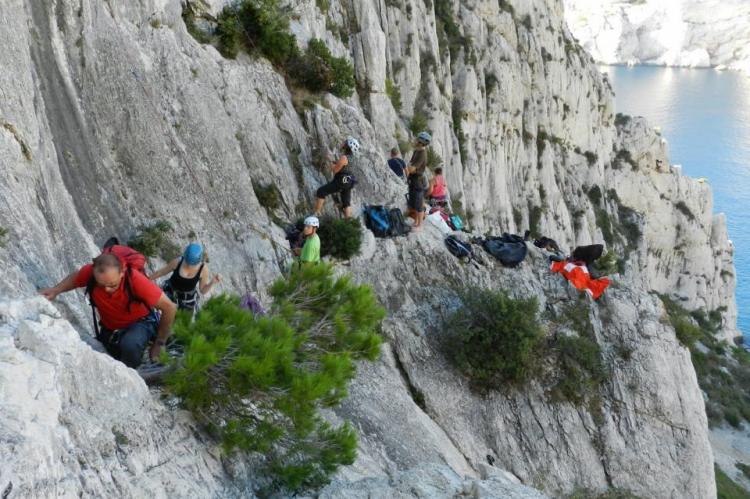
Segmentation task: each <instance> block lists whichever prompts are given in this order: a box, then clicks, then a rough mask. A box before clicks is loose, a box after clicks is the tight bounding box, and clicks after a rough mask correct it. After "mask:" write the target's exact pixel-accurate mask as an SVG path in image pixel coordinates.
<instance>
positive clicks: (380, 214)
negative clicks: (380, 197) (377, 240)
mask: <svg viewBox="0 0 750 499" xmlns="http://www.w3.org/2000/svg"><path fill="white" fill-rule="evenodd" d="M365 227H367V228H368V229H370V230H371V231H372V233H373V234H375V237H388V235H389V234H390V230H391V222H390V216H389V214H388V210H387V209H386V208H385V207H383V206H380V205H369V206H365Z"/></svg>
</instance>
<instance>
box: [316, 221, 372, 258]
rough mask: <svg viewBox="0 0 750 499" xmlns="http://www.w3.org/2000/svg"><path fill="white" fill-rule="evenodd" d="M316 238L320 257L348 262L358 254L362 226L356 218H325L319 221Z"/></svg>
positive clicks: (360, 244)
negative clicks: (317, 237) (318, 242)
mask: <svg viewBox="0 0 750 499" xmlns="http://www.w3.org/2000/svg"><path fill="white" fill-rule="evenodd" d="M318 236H319V237H320V254H321V256H326V255H330V256H332V257H335V258H340V259H342V260H348V259H350V258H352V257H354V256H356V255H358V254H359V249H360V247H361V246H362V236H363V229H362V224H361V223H360V222H359V219H357V218H334V217H331V216H326V217H323V218H321V220H320V228H319V229H318Z"/></svg>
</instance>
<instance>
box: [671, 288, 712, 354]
mask: <svg viewBox="0 0 750 499" xmlns="http://www.w3.org/2000/svg"><path fill="white" fill-rule="evenodd" d="M661 301H662V303H664V308H665V310H666V311H667V317H668V318H669V322H670V324H671V325H672V327H673V328H674V331H675V335H676V336H677V339H678V340H679V341H680V343H682V345H683V346H685V347H687V348H691V347H693V346H694V345H695V342H696V341H698V340H700V339H701V338H702V336H703V333H702V331H701V328H700V327H698V326H697V325H696V324H695V322H694V321H693V319H692V318H691V317H690V314H689V313H688V311H687V310H685V309H684V308H683V307H682V306H680V304H678V303H677V302H676V301H674V300H672V299H671V298H669V297H668V296H666V295H662V296H661Z"/></svg>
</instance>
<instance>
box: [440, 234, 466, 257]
mask: <svg viewBox="0 0 750 499" xmlns="http://www.w3.org/2000/svg"><path fill="white" fill-rule="evenodd" d="M445 246H446V247H447V248H448V251H450V252H451V254H452V255H453V256H455V257H456V258H466V257H471V256H472V251H471V246H470V245H469V244H467V243H465V242H463V241H461V240H460V239H459V238H457V237H456V236H448V237H446V238H445Z"/></svg>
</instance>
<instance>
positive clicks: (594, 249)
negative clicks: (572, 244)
mask: <svg viewBox="0 0 750 499" xmlns="http://www.w3.org/2000/svg"><path fill="white" fill-rule="evenodd" d="M602 253H604V246H603V245H601V244H590V245H588V246H578V247H577V248H576V249H574V250H573V253H571V254H570V260H571V261H574V262H583V263H585V264H586V265H587V266H589V265H591V264H592V263H594V262H595V261H596V260H598V259H599V258H601V256H602Z"/></svg>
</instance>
